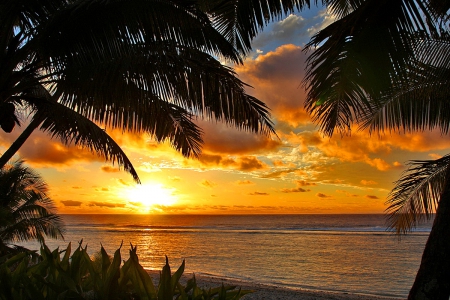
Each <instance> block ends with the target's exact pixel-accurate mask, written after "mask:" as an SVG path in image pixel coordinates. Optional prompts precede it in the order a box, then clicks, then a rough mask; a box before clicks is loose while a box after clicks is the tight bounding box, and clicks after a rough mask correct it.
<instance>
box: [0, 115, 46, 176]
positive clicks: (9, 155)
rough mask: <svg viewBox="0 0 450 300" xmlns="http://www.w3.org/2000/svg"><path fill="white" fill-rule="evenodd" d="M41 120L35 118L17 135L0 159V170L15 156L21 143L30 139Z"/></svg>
mask: <svg viewBox="0 0 450 300" xmlns="http://www.w3.org/2000/svg"><path fill="white" fill-rule="evenodd" d="M41 122H42V120H39V119H37V118H35V119H33V120H32V121H31V122H30V124H28V126H27V128H25V130H24V131H23V132H22V133H21V134H20V135H19V137H18V138H17V139H16V140H15V141H14V143H12V144H11V146H10V147H9V149H8V150H6V152H5V153H3V155H2V156H1V157H0V169H1V168H3V167H4V166H5V165H6V163H7V162H8V161H9V160H10V159H11V158H12V157H13V156H14V154H16V152H17V151H18V150H19V149H20V147H22V145H23V143H25V141H26V140H27V139H28V138H29V137H30V135H31V134H32V133H33V131H34V130H35V129H36V128H38V127H39V125H40V124H41Z"/></svg>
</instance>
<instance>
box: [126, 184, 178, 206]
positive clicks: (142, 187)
mask: <svg viewBox="0 0 450 300" xmlns="http://www.w3.org/2000/svg"><path fill="white" fill-rule="evenodd" d="M126 196H127V198H128V200H129V201H130V202H131V203H137V204H140V205H141V206H142V207H145V208H148V209H151V208H153V207H155V206H171V205H173V204H175V203H176V202H177V198H176V196H175V195H173V190H171V189H168V188H166V187H164V186H163V185H162V184H156V183H153V184H151V183H147V184H138V185H136V186H134V187H132V188H129V189H128V190H127V191H126Z"/></svg>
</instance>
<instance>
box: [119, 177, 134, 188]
mask: <svg viewBox="0 0 450 300" xmlns="http://www.w3.org/2000/svg"><path fill="white" fill-rule="evenodd" d="M117 181H119V183H120V184H122V185H124V186H130V185H131V184H130V183H128V182H126V181H125V180H123V179H122V178H119V179H117Z"/></svg>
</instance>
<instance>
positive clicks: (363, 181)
mask: <svg viewBox="0 0 450 300" xmlns="http://www.w3.org/2000/svg"><path fill="white" fill-rule="evenodd" d="M377 183H378V182H376V181H373V180H364V179H363V180H361V184H362V185H374V184H377Z"/></svg>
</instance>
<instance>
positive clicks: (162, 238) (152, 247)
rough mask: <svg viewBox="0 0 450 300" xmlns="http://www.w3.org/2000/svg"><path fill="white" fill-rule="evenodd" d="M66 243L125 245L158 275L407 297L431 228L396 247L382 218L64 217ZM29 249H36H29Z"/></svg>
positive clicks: (124, 251)
mask: <svg viewBox="0 0 450 300" xmlns="http://www.w3.org/2000/svg"><path fill="white" fill-rule="evenodd" d="M63 219H64V222H65V224H66V230H67V232H66V235H65V241H51V240H49V241H48V242H47V244H48V245H49V247H50V248H51V249H54V248H56V247H57V246H60V247H61V248H65V247H66V246H67V243H68V242H69V241H72V245H73V246H76V245H77V244H78V241H80V240H83V245H86V244H87V245H88V249H90V253H93V252H95V251H98V250H99V249H100V244H102V245H103V247H104V248H105V249H106V250H107V252H108V253H110V254H113V252H114V251H115V250H116V249H117V248H118V247H119V246H120V244H121V243H122V241H123V245H124V246H123V247H122V257H123V258H127V257H128V250H129V245H130V243H132V244H133V245H137V246H138V254H139V258H140V262H141V264H142V265H143V266H144V267H145V268H148V269H158V270H160V269H161V267H162V266H163V264H164V262H165V256H166V255H167V256H168V257H169V261H170V264H171V266H172V268H177V267H178V266H179V265H180V264H181V262H182V260H183V259H185V260H186V272H188V273H190V272H194V273H202V274H210V275H215V276H221V277H229V278H234V279H239V280H246V281H251V282H255V283H264V284H269V285H278V286H286V287H291V288H298V287H301V288H307V289H314V290H330V291H345V292H352V293H363V294H373V295H389V296H398V297H404V296H406V295H407V293H408V291H409V288H410V287H411V285H412V283H413V281H414V277H415V274H416V272H417V270H418V267H419V264H420V258H421V255H422V251H423V249H424V246H425V242H426V239H427V237H428V234H429V231H430V227H431V226H430V224H425V225H424V226H422V227H419V228H417V230H415V231H414V232H412V233H410V234H408V235H406V236H403V237H402V238H401V239H400V240H399V239H398V237H397V236H395V235H394V234H393V233H391V232H386V227H385V217H384V216H383V215H236V216H228V215H224V216H221V215H219V216H218V215H209V216H205V215H195V216H194V215H63ZM28 246H29V247H31V248H33V247H37V246H36V245H34V244H28Z"/></svg>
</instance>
